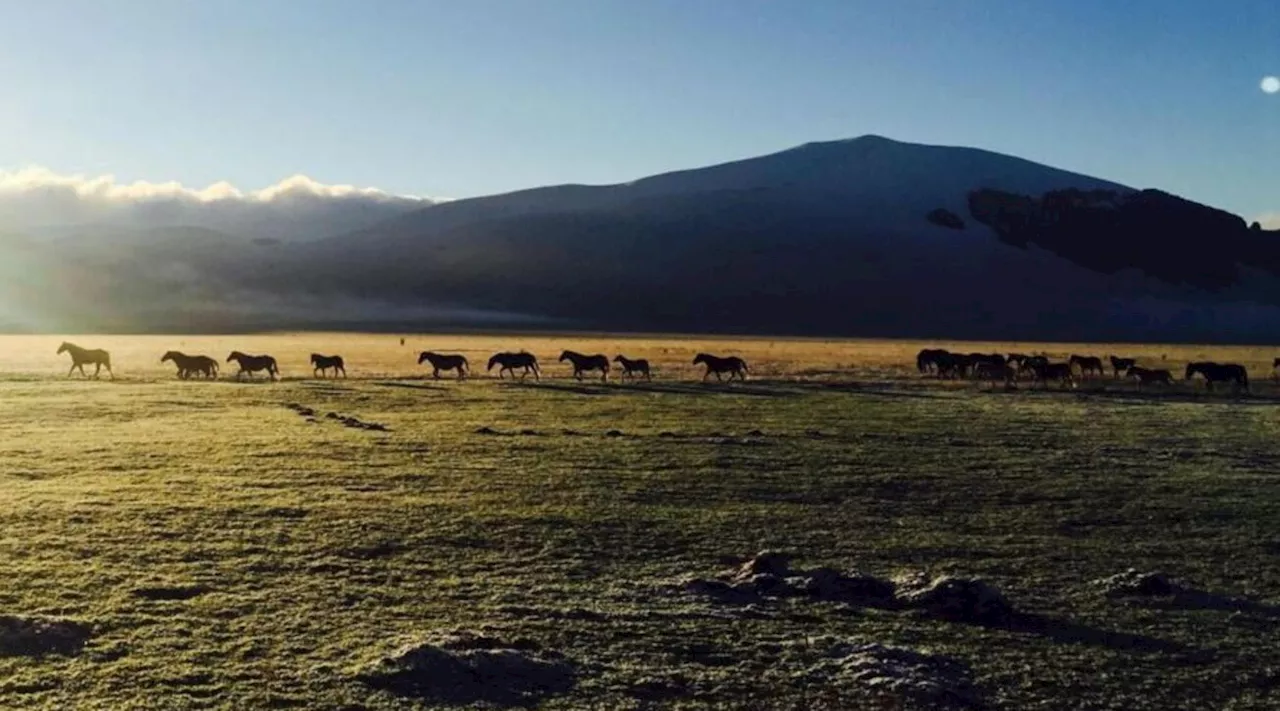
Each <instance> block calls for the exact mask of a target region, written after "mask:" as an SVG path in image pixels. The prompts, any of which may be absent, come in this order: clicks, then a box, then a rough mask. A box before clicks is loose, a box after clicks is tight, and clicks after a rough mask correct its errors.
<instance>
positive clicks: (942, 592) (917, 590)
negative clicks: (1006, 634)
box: [896, 573, 1013, 622]
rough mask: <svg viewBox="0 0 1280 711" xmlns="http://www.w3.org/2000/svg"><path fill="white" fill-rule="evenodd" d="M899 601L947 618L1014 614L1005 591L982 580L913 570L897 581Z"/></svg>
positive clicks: (988, 618) (999, 617) (979, 619)
mask: <svg viewBox="0 0 1280 711" xmlns="http://www.w3.org/2000/svg"><path fill="white" fill-rule="evenodd" d="M896 582H897V584H898V585H897V588H898V602H899V603H900V604H902V605H903V606H905V607H911V608H916V609H920V610H924V611H925V612H927V613H929V614H931V615H934V616H937V617H940V618H942V619H946V620H961V621H966V622H1001V621H1004V620H1008V619H1009V618H1010V617H1011V616H1012V615H1013V606H1012V605H1010V604H1009V601H1008V600H1007V599H1005V597H1004V595H1002V594H1001V593H1000V591H999V590H996V589H995V588H994V587H992V586H990V585H988V584H987V583H985V582H983V581H981V580H974V579H971V578H959V577H952V576H949V575H944V576H941V577H936V578H930V577H929V576H927V575H925V574H923V573H914V574H911V575H906V576H903V577H901V578H899V579H898V580H897V581H896Z"/></svg>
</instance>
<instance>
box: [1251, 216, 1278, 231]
mask: <svg viewBox="0 0 1280 711" xmlns="http://www.w3.org/2000/svg"><path fill="white" fill-rule="evenodd" d="M1254 220H1257V221H1258V222H1260V223H1262V228H1263V229H1267V230H1280V212H1265V213H1263V214H1261V215H1259V216H1258V217H1255V218H1254Z"/></svg>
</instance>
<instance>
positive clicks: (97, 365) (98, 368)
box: [93, 363, 102, 380]
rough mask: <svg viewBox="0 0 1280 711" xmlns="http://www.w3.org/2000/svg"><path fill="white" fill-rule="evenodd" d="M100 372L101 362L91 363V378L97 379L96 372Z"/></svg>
mask: <svg viewBox="0 0 1280 711" xmlns="http://www.w3.org/2000/svg"><path fill="white" fill-rule="evenodd" d="M101 372H102V364H101V363H94V364H93V379H94V380H97V379H98V374H99V373H101Z"/></svg>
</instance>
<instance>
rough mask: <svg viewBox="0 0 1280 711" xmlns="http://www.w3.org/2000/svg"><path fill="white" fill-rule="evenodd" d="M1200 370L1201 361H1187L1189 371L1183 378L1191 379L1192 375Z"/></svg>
mask: <svg viewBox="0 0 1280 711" xmlns="http://www.w3.org/2000/svg"><path fill="white" fill-rule="evenodd" d="M1199 371H1200V364H1199V363H1187V372H1186V373H1184V374H1183V376H1182V379H1183V380H1190V379H1191V376H1193V375H1195V374H1196V373H1198V372H1199Z"/></svg>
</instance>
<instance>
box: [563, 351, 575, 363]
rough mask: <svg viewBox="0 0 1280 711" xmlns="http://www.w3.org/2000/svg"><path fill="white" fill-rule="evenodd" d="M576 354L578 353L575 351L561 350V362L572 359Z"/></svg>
mask: <svg viewBox="0 0 1280 711" xmlns="http://www.w3.org/2000/svg"><path fill="white" fill-rule="evenodd" d="M576 355H578V354H577V353H574V352H573V351H560V362H561V363H563V362H565V361H566V360H572V359H573V357H574V356H576Z"/></svg>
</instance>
